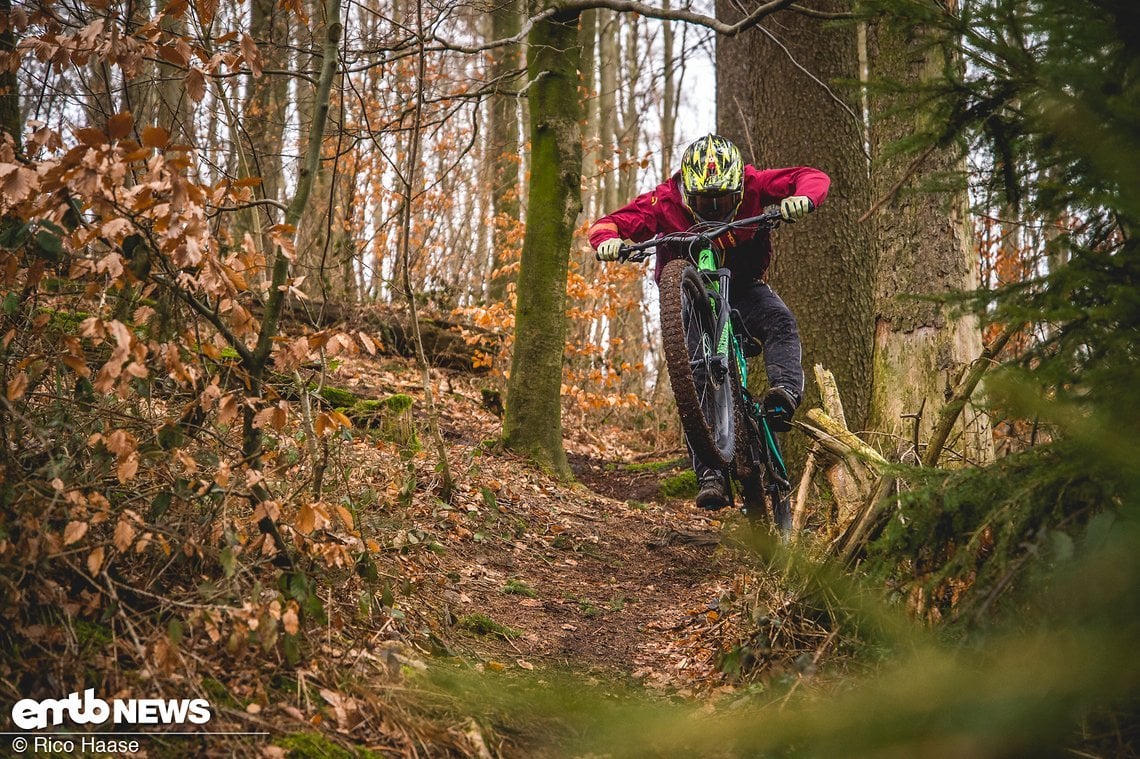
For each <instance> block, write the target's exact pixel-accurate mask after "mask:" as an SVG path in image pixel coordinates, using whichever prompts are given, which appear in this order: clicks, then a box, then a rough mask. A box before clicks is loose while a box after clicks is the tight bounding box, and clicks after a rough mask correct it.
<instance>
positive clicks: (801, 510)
mask: <svg viewBox="0 0 1140 759" xmlns="http://www.w3.org/2000/svg"><path fill="white" fill-rule="evenodd" d="M819 451H820V448H819V444H818V443H817V444H815V445H813V446H812V447H811V451H810V452H809V453H808V457H807V461H805V462H804V473H803V476H802V477H800V486H799V488H798V489H797V490H796V504H795V508H793V509H792V532H799V531H800V530H802V529H803V528H804V522H806V521H807V500H808V492H809V491H810V490H811V481H812V478H813V477H815V460H816V458H817V457H818V456H819Z"/></svg>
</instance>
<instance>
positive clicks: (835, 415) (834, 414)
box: [815, 364, 848, 429]
mask: <svg viewBox="0 0 1140 759" xmlns="http://www.w3.org/2000/svg"><path fill="white" fill-rule="evenodd" d="M815 382H816V384H817V385H819V397H820V405H821V406H823V410H824V411H825V412H826V413H827V415H828V416H830V417H831V418H832V419H834V420H835V421H836V423H837V424H838V425H839V426H841V427H843V428H844V429H848V427H847V415H846V414H844V413H843V401H842V400H841V399H840V397H839V385H838V384H836V382H835V375H834V374H832V373H831V371H830V370H828V369H824V368H823V364H816V365H815Z"/></svg>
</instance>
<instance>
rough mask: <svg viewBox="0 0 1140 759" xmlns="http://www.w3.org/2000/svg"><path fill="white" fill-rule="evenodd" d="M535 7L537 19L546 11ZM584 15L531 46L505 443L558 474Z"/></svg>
mask: <svg viewBox="0 0 1140 759" xmlns="http://www.w3.org/2000/svg"><path fill="white" fill-rule="evenodd" d="M542 7H543V6H542V3H541V2H532V4H531V7H530V9H529V10H530V12H531V13H532V14H534V13H536V12H538V11H541V10H542ZM578 15H579V14H578V13H577V12H568V13H560V14H557V15H554V16H552V17H550V18H548V19H546V20H543V21H540V22H538V23H536V24H535V25H534V26H533V27H532V29H531V31H530V34H529V36H528V39H527V73H528V76H529V79H530V89H529V91H528V99H529V103H530V124H531V126H530V138H531V179H530V187H529V190H528V196H527V208H528V212H527V226H526V236H525V238H524V240H523V250H522V261H521V264H520V268H519V278H518V303H517V306H516V310H515V348H514V355H513V356H512V359H511V376H510V380H509V382H508V385H507V410H506V417H505V419H504V422H503V442H504V444H505V445H506V446H507V447H508V448H511V449H513V450H516V451H519V452H521V453H524V454H526V455H528V456H530V457H531V458H533V459H534V460H535V461H537V462H538V463H540V464H543V465H545V466H548V467H550V468H551V469H552V470H554V471H555V472H558V473H560V474H564V475H565V474H568V473H569V466H568V465H567V462H566V453H565V451H564V450H563V448H562V402H561V389H562V353H563V346H564V344H565V340H566V274H567V269H568V263H569V254H570V240H571V236H572V235H573V231H574V224H575V221H576V220H577V217H578V212H579V211H580V209H581V206H582V192H581V182H582V140H581V126H580V123H579V122H580V120H581V110H582V108H581V102H580V99H579V93H578V60H579V56H580V50H581V48H580V47H579V40H578Z"/></svg>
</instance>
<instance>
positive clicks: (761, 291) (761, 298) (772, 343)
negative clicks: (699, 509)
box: [689, 280, 804, 479]
mask: <svg viewBox="0 0 1140 759" xmlns="http://www.w3.org/2000/svg"><path fill="white" fill-rule="evenodd" d="M730 287H731V290H730V291H729V304H730V305H731V307H732V308H734V309H736V310H737V311H738V312H739V313H740V320H741V321H742V322H743V323H744V327H745V329H747V330H748V333H749V334H751V335H752V336H753V337H754V338H756V339H757V340H759V341H760V344H761V345H762V346H763V348H764V368H765V370H766V372H767V374H768V385H769V386H770V387H774V386H776V385H780V386H782V387H785V388H787V389H789V390H791V391H792V392H793V393H795V395H796V397H802V396H803V392H804V368H803V365H802V363H801V362H802V360H803V349H802V348H801V347H800V331H799V328H798V327H797V326H796V317H795V316H794V315H793V314H792V312H791V310H790V309H789V308H788V307H787V305H786V304H785V303H784V301H783V300H781V299H780V296H779V295H776V293H775V292H774V291H773V290H772V288H771V287H769V286H768V284H767V283H765V282H757V281H753V282H747V281H743V280H741V281H737V280H733V281H732V283H731V285H730ZM745 345H746V346H747V342H746V343H745ZM745 353H746V355H756V350H755V348H754V347H753V348H752V350H746V351H745ZM689 454H690V455H692V450H691V449H690V451H689ZM692 459H693V471H695V472H696V473H697V479H700V478H701V477H703V476H707V475H708V474H709V473H710V472H711V471H712V470H711V469H710V467H708V466H705V465H704V464H703V463H702V462H700V461H698V460H697V458H696V456H692Z"/></svg>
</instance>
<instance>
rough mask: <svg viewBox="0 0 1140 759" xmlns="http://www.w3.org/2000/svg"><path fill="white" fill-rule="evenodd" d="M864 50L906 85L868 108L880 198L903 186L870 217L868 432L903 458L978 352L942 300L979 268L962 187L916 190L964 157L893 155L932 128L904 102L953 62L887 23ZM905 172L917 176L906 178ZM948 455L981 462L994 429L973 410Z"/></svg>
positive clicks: (875, 68)
mask: <svg viewBox="0 0 1140 759" xmlns="http://www.w3.org/2000/svg"><path fill="white" fill-rule="evenodd" d="M868 50H869V60H870V66H871V70H870V75H871V79H872V80H881V81H888V82H894V83H899V84H901V85H903V87H902V88H901V89H900V90H899V91H898V92H897V93H896V92H891V93H888V94H884V95H875V96H872V98H871V101H870V105H871V114H872V118H871V131H870V134H871V155H872V157H873V172H872V174H873V177H874V182H873V184H874V190H875V197H876V198H886V197H889V196H891V193H892V192H893V191H894V190H895V189H896V188H898V187H899V185H900V182H903V185H902V187H903V189H902V191H901V192H899V193H898V194H896V195H894V196H893V197H892V198H891V201H890V202H889V204H888V205H887V206H885V207H884V208H882V209H880V210H879V211H878V212H877V213H876V214H875V215H874V216H873V217H872V220H873V221H872V223H873V229H874V235H875V245H876V248H877V249H878V251H879V257H880V259H879V276H878V283H877V288H876V311H877V315H876V319H875V383H874V390H873V397H872V404H871V426H872V427H873V428H874V429H875V430H878V431H880V432H886V433H889V434H893V435H895V436H896V440H897V444H898V445H899V446H900V451H901V452H907V451H909V449H913V448H914V445H915V442H917V443H918V445H919V446H921V445H923V444H924V441H926V440H927V439H928V438H929V435H930V432H931V429H932V427H933V425H934V423H935V421H936V420H937V418H938V413H939V411H940V410H941V408H942V406H943V405H944V404H945V402H946V399H947V392H948V390H949V389H951V388H953V387H954V386H955V385H956V384H957V380H958V378H959V377H960V376H961V375H962V373H963V370H964V369H965V368H966V367H967V366H968V365H969V364H970V363H971V362H972V361H974V360H975V359H977V358H978V356H979V355H981V352H982V336H981V330H980V329H979V326H978V321H977V319H976V317H974V316H972V315H967V316H960V315H957V314H956V313H954V309H953V307H952V306H950V305H947V304H946V303H942V302H938V301H937V300H936V299H938V298H943V297H945V296H948V295H951V294H953V293H956V292H961V291H969V290H974V289H976V288H977V285H978V281H977V261H976V258H975V256H974V255H973V251H972V235H971V230H970V227H969V217H968V205H967V203H968V201H967V196H966V191H965V188H964V186H963V187H962V188H961V189H957V190H951V191H948V192H931V191H929V190H928V189H927V190H924V189H923V188H921V187H920V186H919V185H920V184H921V182H922V181H923V180H924V179H930V178H932V177H940V176H941V177H945V176H952V175H954V174H956V173H959V172H962V171H963V170H964V165H963V162H962V158H961V156H960V153H959V151H958V150H956V149H955V148H953V147H951V148H946V149H942V148H939V149H935V150H932V151H930V152H929V153H928V154H927V155H926V156H925V160H923V161H922V162H920V163H919V164H916V165H912V162H913V158H912V157H910V156H905V155H900V154H899V153H898V151H897V150H895V145H896V143H897V142H898V141H899V140H901V139H904V138H906V137H909V136H912V135H914V134H916V133H928V132H930V131H931V125H930V124H927V123H924V122H923V121H922V118H923V117H921V116H917V115H915V114H916V113H917V110H916V109H913V108H909V107H907V106H908V99H913V98H916V96H915V95H911V94H909V93H910V92H914V91H915V90H916V88H917V87H918V86H919V85H921V83H922V82H923V81H925V80H927V79H928V78H932V77H937V76H940V75H941V72H942V70H943V67H944V66H946V65H948V63H949V64H950V65H953V62H947V61H946V60H945V59H944V57H943V55H944V53H943V52H941V51H939V50H937V49H926V48H925V47H924V44H923V40H922V38H921V30H906V29H902V28H897V27H895V26H891V25H889V24H885V23H884V24H875V25H872V26H871V27H870V29H869V30H868ZM898 93H902V94H898ZM908 172H912V173H913V175H912V176H910V177H907V173H908ZM959 176H960V174H959ZM904 180H905V181H904ZM914 415H921V416H919V417H917V418H916V417H915V416H914ZM950 448H951V449H953V450H954V451H955V452H957V453H958V454H960V455H964V456H966V457H968V458H969V459H971V460H975V461H987V460H989V459H990V458H992V456H993V441H992V436H991V430H990V424H989V421H988V419H987V418H986V417H985V415H984V414H983V413H982V412H980V411H979V410H978V409H976V408H974V407H972V406H967V408H966V409H965V411H964V413H963V414H962V416H961V417H960V422H959V427H958V428H957V429H956V431H955V435H954V437H952V439H951V441H950ZM888 453H895V451H888ZM913 453H914V454H916V455H920V452H919V451H914V452H913Z"/></svg>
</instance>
